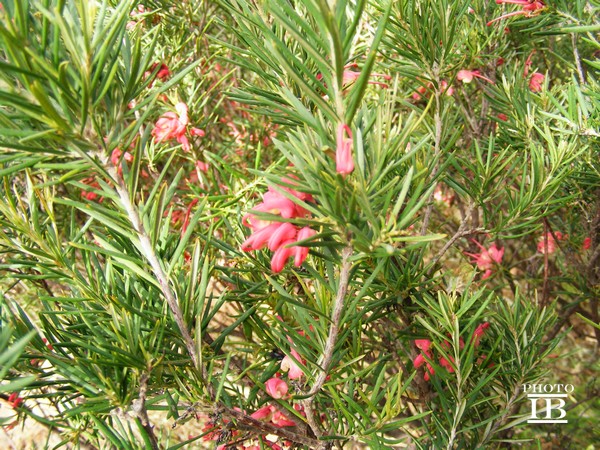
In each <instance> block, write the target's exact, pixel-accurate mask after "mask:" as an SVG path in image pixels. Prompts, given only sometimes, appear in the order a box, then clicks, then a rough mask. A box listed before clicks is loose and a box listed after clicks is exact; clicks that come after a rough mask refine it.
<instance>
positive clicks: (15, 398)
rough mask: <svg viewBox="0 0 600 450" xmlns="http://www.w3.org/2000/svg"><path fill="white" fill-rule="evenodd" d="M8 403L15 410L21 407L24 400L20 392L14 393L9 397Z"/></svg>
mask: <svg viewBox="0 0 600 450" xmlns="http://www.w3.org/2000/svg"><path fill="white" fill-rule="evenodd" d="M7 402H8V404H9V406H10V407H11V408H13V409H15V408H18V407H19V406H21V403H23V399H22V398H21V397H19V393H18V392H13V393H12V394H10V395H9V396H8V400H7Z"/></svg>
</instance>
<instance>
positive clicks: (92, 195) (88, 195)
mask: <svg viewBox="0 0 600 450" xmlns="http://www.w3.org/2000/svg"><path fill="white" fill-rule="evenodd" d="M81 182H82V183H83V184H86V185H88V186H89V187H90V188H94V189H97V190H101V189H102V188H101V187H100V183H98V182H97V181H96V180H94V178H92V177H88V178H84V179H83V180H81ZM81 196H82V197H83V198H85V199H86V200H90V201H94V200H96V199H98V203H102V201H103V200H104V197H100V198H98V194H97V193H96V192H92V191H87V190H85V189H82V190H81Z"/></svg>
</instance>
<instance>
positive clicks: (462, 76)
mask: <svg viewBox="0 0 600 450" xmlns="http://www.w3.org/2000/svg"><path fill="white" fill-rule="evenodd" d="M475 77H476V78H481V79H482V80H485V81H487V82H489V83H492V84H494V82H493V81H492V80H490V79H489V78H487V77H484V76H483V75H481V72H480V71H479V70H477V69H475V70H466V69H463V70H459V71H458V73H457V74H456V79H457V80H458V81H462V82H463V83H470V82H471V81H473V78H475Z"/></svg>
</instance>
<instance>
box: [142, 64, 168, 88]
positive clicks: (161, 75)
mask: <svg viewBox="0 0 600 450" xmlns="http://www.w3.org/2000/svg"><path fill="white" fill-rule="evenodd" d="M158 64H159V63H154V64H152V66H150V70H148V71H146V72H144V78H148V77H150V76H151V75H152V74H153V73H154V71H155V70H156V69H157V68H158V72H156V77H155V78H158V79H159V80H160V81H165V80H166V79H167V78H169V77H170V76H171V71H170V70H169V67H168V66H167V65H166V64H165V63H160V67H159V65H158ZM153 84H154V80H152V81H151V82H150V84H149V85H148V87H152V85H153Z"/></svg>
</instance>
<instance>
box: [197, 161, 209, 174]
mask: <svg viewBox="0 0 600 450" xmlns="http://www.w3.org/2000/svg"><path fill="white" fill-rule="evenodd" d="M208 167H209V165H208V163H205V162H204V161H196V169H198V170H199V171H200V172H204V173H206V172H208Z"/></svg>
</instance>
